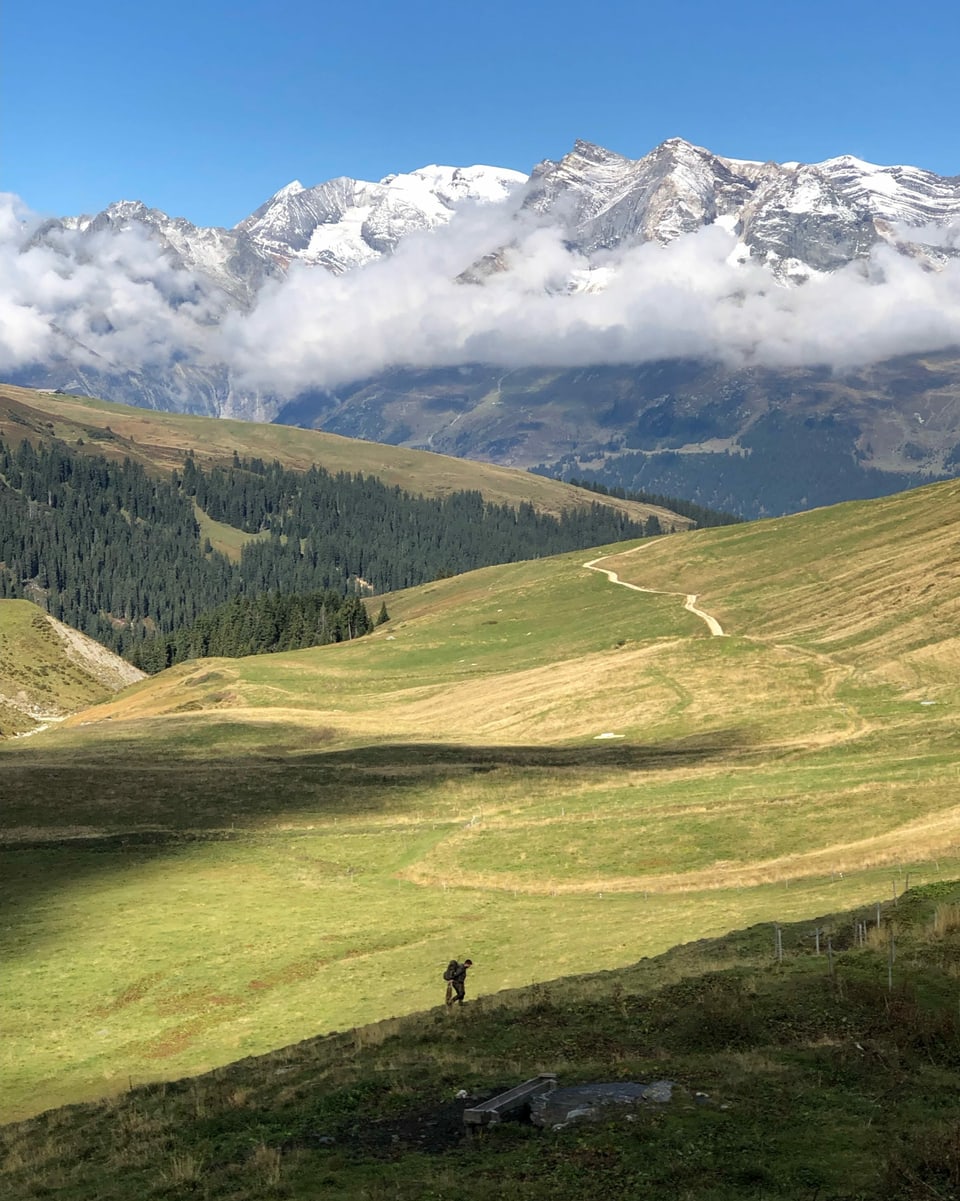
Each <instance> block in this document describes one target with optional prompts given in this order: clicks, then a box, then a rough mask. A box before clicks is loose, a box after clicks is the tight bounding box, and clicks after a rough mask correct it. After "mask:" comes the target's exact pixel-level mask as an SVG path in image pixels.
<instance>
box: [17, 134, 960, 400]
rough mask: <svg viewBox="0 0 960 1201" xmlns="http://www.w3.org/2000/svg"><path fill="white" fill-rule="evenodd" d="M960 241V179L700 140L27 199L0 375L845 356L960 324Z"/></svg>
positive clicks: (283, 393)
mask: <svg viewBox="0 0 960 1201" xmlns="http://www.w3.org/2000/svg"><path fill="white" fill-rule="evenodd" d="M291 231H292V232H291ZM285 239H286V240H285ZM958 246H960V185H958V184H957V181H953V180H942V179H940V178H939V177H936V176H932V175H930V174H929V173H925V172H921V171H918V170H917V169H915V168H900V167H898V168H877V167H873V166H872V165H870V164H861V163H859V162H858V160H855V159H838V160H831V161H830V162H828V163H825V164H818V165H814V166H804V165H798V164H787V165H786V166H782V167H781V166H778V165H776V164H757V163H737V162H734V161H732V160H723V159H718V158H716V157H715V156H713V155H710V154H709V152H707V151H704V150H701V149H700V148H697V147H691V146H689V145H688V144H687V143H683V142H680V141H678V140H673V141H671V142H669V143H664V145H663V146H661V147H658V148H657V150H655V151H654V152H652V153H651V155H649V156H647V157H646V158H644V159H641V160H637V161H632V160H628V159H623V158H621V157H620V156H617V155H613V154H612V153H611V152H608V151H603V150H601V149H600V148H597V147H591V146H589V145H587V144H583V143H578V145H577V147H576V148H575V150H574V151H573V152H572V153H571V154H570V155H568V156H566V157H565V158H564V159H563V160H560V162H558V163H544V164H541V165H540V167H538V168H537V169H536V171H535V172H534V174H533V176H532V177H531V179H530V180H529V181H527V182H526V183H522V182H521V181H520V179H519V177H514V176H512V175H511V173H507V172H497V171H496V170H495V169H493V168H471V169H466V170H457V169H453V168H427V169H424V170H423V171H422V172H414V173H412V174H411V175H409V176H391V177H388V178H387V179H386V180H384V181H381V182H380V183H379V184H364V183H362V182H358V181H352V180H339V181H332V182H331V183H330V184H324V185H320V186H319V187H318V188H315V189H304V188H302V187H301V185H299V184H295V185H290V186H288V187H287V188H284V189H281V191H280V192H279V193H277V195H276V196H275V197H273V198H272V200H271V201H268V202H267V204H266V205H264V206H262V208H261V209H260V210H258V212H257V213H256V214H254V215H253V216H252V217H251V218H248V219H247V221H245V222H241V224H240V225H239V226H237V227H236V229H235V230H232V231H227V230H198V229H196V228H195V227H193V226H190V224H189V223H188V222H185V221H183V220H182V219H171V218H168V217H166V215H165V214H162V213H157V212H156V211H155V210H149V209H146V208H144V206H142V205H137V204H131V203H129V202H121V203H120V204H118V205H115V206H111V209H110V210H107V211H106V213H105V214H101V215H100V216H98V217H97V218H92V219H91V218H72V219H66V220H63V221H47V222H42V221H40V219H39V218H37V217H36V216H35V215H33V214H31V213H29V212H28V211H27V210H25V208H24V206H23V205H22V204H21V203H20V202H19V201H18V200H17V199H16V198H15V197H10V196H6V197H4V198H3V202H2V204H0V274H2V278H3V281H4V282H3V287H2V289H0V371H3V372H4V373H5V374H8V375H9V374H12V373H17V372H23V371H25V370H27V369H33V370H34V371H35V372H36V371H42V368H43V365H44V364H45V363H50V362H52V361H56V362H57V363H59V364H60V365H61V367H62V369H63V370H66V371H67V374H69V369H73V370H75V371H76V372H78V373H79V374H80V376H81V377H83V376H84V373H85V372H95V373H97V374H98V375H99V376H101V377H102V376H109V375H110V374H111V373H114V374H124V373H125V374H126V375H131V374H132V375H134V376H136V377H137V378H139V379H145V378H147V377H150V378H152V379H161V380H169V381H171V382H170V383H169V387H170V388H173V389H180V391H181V392H186V391H189V387H190V386H191V384H190V379H191V378H192V377H191V376H190V373H191V372H194V373H197V372H199V373H204V372H206V373H208V375H209V376H210V378H211V379H214V380H215V382H214V383H213V384H211V388H212V390H213V392H214V393H216V395H217V397H218V398H219V399H218V400H216V401H214V402H212V403H215V404H220V405H222V406H223V407H228V408H229V407H232V409H233V411H240V412H244V411H245V410H244V404H245V402H244V399H243V398H244V396H246V395H249V396H251V397H258V398H259V397H262V396H265V395H266V396H270V397H274V398H276V399H277V400H279V399H282V398H288V397H291V396H294V395H296V394H297V393H298V392H300V391H303V390H305V389H310V388H332V387H336V386H337V385H340V384H344V383H346V382H348V381H350V380H354V379H357V378H360V377H368V376H372V375H375V374H377V373H378V372H381V371H383V370H385V369H388V368H391V367H396V366H411V367H430V366H443V365H456V364H461V363H467V362H481V363H486V364H489V365H494V366H503V367H505V368H513V367H519V366H524V365H537V366H546V367H576V366H588V365H597V364H605V363H610V364H613V363H618V364H625V363H642V362H645V361H649V360H654V359H663V358H672V357H698V358H708V359H713V360H717V361H719V362H723V363H727V364H731V365H735V366H738V365H743V364H748V365H756V364H762V365H769V366H776V367H786V366H799V365H812V364H826V365H830V366H834V367H847V366H850V365H853V364H857V363H866V362H871V361H875V360H877V359H880V358H885V357H889V356H891V355H895V354H898V353H905V352H909V351H925V350H932V349H937V348H942V347H948V346H952V345H957V344H960V258H958ZM57 382H63V371H61V375H60V376H58V377H57ZM164 386H168V385H165V384H163V383H162V382H161V384H160V385H158V387H159V390H160V393H162V388H163V387H164ZM120 398H123V397H118V399H120ZM252 403H253V402H252V401H251V404H252ZM257 403H260V402H259V400H258V401H257ZM268 412H269V405H268Z"/></svg>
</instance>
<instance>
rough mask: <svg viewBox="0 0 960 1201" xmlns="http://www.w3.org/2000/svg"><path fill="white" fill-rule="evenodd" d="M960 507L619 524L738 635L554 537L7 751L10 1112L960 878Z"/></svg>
mask: <svg viewBox="0 0 960 1201" xmlns="http://www.w3.org/2000/svg"><path fill="white" fill-rule="evenodd" d="M957 503H958V495H957V491H956V489H955V488H954V486H953V485H944V486H936V487H933V488H929V489H925V490H923V491H921V492H917V493H911V494H908V495H906V496H904V497H901V498H896V499H891V500H884V501H879V502H864V503H862V504H859V505H852V506H848V507H846V509H845V510H844V511H842V512H841V513H840V514H839V515H837V516H834V515H833V513H832V511H828V512H825V513H824V512H818V513H813V514H809V515H801V516H798V517H795V518H791V519H789V521H787V520H784V521H781V522H774V523H764V524H761V525H757V526H755V527H749V528H747V527H738V528H737V529H736V530H727V529H720V530H709V531H702V532H697V533H694V534H683V535H680V536H678V537H674V538H670V539H663V540H660V541H659V542H657V543H656V544H655V545H644V546H643V548H642V549H641V550H638V551H636V552H635V553H634V552H629V553H628V552H627V548H622V547H619V548H616V547H615V548H608V552H609V557H608V558H607V559H606V560H605V561H604V565H605V566H607V567H610V568H615V569H616V570H618V571H619V572H620V574H621V576H623V578H625V579H626V578H630V579H632V581H633V582H634V583H635V584H637V585H640V586H652V587H662V588H668V589H676V590H678V591H679V592H688V591H689V592H693V591H700V590H701V589H702V591H703V595H702V596H701V598H700V600H699V602H698V603H699V604H700V605H701V606H703V607H704V608H706V609H707V610H708V611H710V612H714V613H716V615H717V616H719V617H721V619H722V621H723V624H724V628H725V629H726V631H727V634H726V636H724V637H712V636H711V635H710V633H709V630H708V628H707V626H706V624H705V623H704V622H703V621H702V620H701V619H700V618H698V617H697V616H696V615H695V614H693V613H691V612H689V611H687V610H685V609H684V608H683V605H682V599H683V598H682V596H677V595H655V594H651V593H645V592H637V591H632V590H627V589H625V588H622V587H617V586H615V585H613V584H611V583H610V582H609V581H608V580H607V579H606V578H605V577H604V576H601V575H599V574H598V573H596V572H591V571H588V570H585V569H584V566H583V562H584V558H585V556H573V555H568V556H561V557H558V558H556V559H550V560H542V561H538V562H531V563H521V564H513V565H510V566H507V567H499V568H488V569H485V570H483V571H478V572H475V573H471V574H470V575H467V576H462V577H459V578H456V579H450V580H443V581H437V582H436V583H434V584H431V585H428V586H426V587H422V588H418V589H414V590H411V591H409V592H407V593H401V594H396V595H394V596H392V597H388V598H387V599H388V607H389V610H390V613H391V621H390V622H389V623H388V624H387V625H385V626H383V627H381V628H380V629H379V630H378V631H377V632H376V633H375V634H374V635H371V636H369V637H368V638H365V639H362V640H359V641H357V642H354V643H348V644H340V645H337V646H332V647H326V648H319V649H316V650H313V651H303V652H297V653H294V654H281V655H274V656H260V657H256V658H251V659H246V660H238V661H227V660H208V661H205V662H203V663H189V664H183V665H181V666H179V667H177V668H175V669H172V670H170V671H168V672H166V673H163V674H162V675H160V676H158V677H156V678H153V679H151V680H149V681H145V682H143V683H141V684H139V685H136V686H135V687H133V688H131V689H129V690H128V691H127V692H125V693H124V694H123V695H122V696H121V697H119V698H117V699H116V700H113V701H109V702H106V703H104V704H102V705H99V706H96V707H93V708H90V709H87V710H86V711H85V712H84V713H82V714H79V715H77V716H76V717H75V718H71V719H70V720H68V721H67V722H64V723H62V725H61V726H60V727H59V728H58V729H57V730H50V731H47V732H46V733H44V734H43V735H41V736H38V737H37V738H34V739H31V740H29V741H28V742H26V743H22V742H17V743H7V744H6V745H4V746H3V747H0V771H2V773H3V779H4V781H5V800H6V804H5V807H4V821H5V824H6V833H5V835H4V838H5V842H4V844H3V851H2V858H3V864H2V865H0V866H2V867H3V869H4V870H3V871H2V872H0V881H2V882H0V888H2V890H3V893H4V895H3V897H2V898H0V899H2V901H3V903H4V905H5V909H6V911H7V913H8V914H9V915H10V916H9V918H8V924H7V925H6V927H5V929H4V930H3V931H2V932H0V937H2V939H3V941H4V944H5V946H4V951H5V958H6V959H7V961H8V964H9V968H8V975H7V981H8V990H9V996H10V997H12V998H16V1000H15V1003H14V1004H12V1005H11V1012H10V1014H9V1016H8V1017H7V1019H6V1020H5V1023H4V1028H5V1030H6V1031H7V1034H8V1037H7V1038H6V1039H5V1041H4V1044H3V1048H2V1049H0V1056H3V1060H4V1061H3V1069H4V1072H5V1076H6V1078H7V1080H8V1082H9V1087H8V1088H7V1090H6V1092H5V1095H4V1099H3V1102H2V1104H3V1116H5V1117H6V1118H14V1117H19V1116H23V1115H26V1114H29V1113H31V1112H36V1111H37V1110H39V1109H42V1108H45V1107H48V1106H52V1105H57V1104H60V1103H63V1102H65V1101H75V1100H83V1099H88V1098H93V1097H96V1096H99V1095H101V1094H103V1093H110V1092H117V1091H119V1090H121V1089H125V1088H127V1087H128V1086H129V1084H130V1082H131V1080H133V1082H134V1083H136V1082H142V1081H146V1080H161V1079H173V1078H176V1077H180V1076H184V1075H188V1074H192V1073H196V1072H198V1071H204V1070H208V1069H211V1068H214V1067H216V1066H217V1065H218V1064H224V1063H227V1062H229V1061H231V1060H235V1059H238V1058H239V1057H241V1056H244V1055H249V1054H260V1053H264V1052H266V1051H269V1050H271V1049H272V1048H275V1047H277V1046H282V1045H284V1044H288V1043H293V1042H296V1041H297V1040H300V1039H303V1038H308V1037H311V1036H313V1035H315V1034H317V1033H320V1032H323V1031H329V1030H333V1029H344V1028H347V1027H352V1026H355V1025H358V1024H362V1023H365V1022H369V1021H374V1020H378V1019H383V1018H386V1017H390V1016H393V1015H399V1014H405V1013H410V1012H413V1011H417V1010H421V1009H424V1008H425V1007H428V1006H429V1005H431V1004H432V1003H434V1001H435V1000H436V998H437V993H438V990H439V988H440V984H439V979H438V978H439V974H440V971H441V970H442V968H443V965H444V964H445V963H446V961H447V960H448V959H449V958H450V957H451V956H452V955H467V954H469V955H471V957H472V958H473V959H474V960H475V961H476V964H477V967H476V968H475V969H474V975H473V978H472V986H473V990H474V993H480V994H483V995H486V996H489V995H491V994H495V993H497V992H498V991H500V990H503V989H511V988H517V987H521V986H524V985H527V984H531V983H534V982H536V981H543V980H549V979H553V978H555V977H558V976H570V975H576V974H579V973H582V972H586V971H597V970H613V969H618V968H621V967H623V966H624V965H627V964H631V963H635V962H636V961H637V960H638V959H639V958H640V957H641V956H645V955H647V956H649V955H655V954H658V953H660V952H663V951H665V950H666V949H667V948H669V947H671V946H673V945H674V944H677V943H680V942H685V941H689V940H692V939H697V938H701V937H707V936H714V935H720V934H722V933H723V932H724V931H727V930H730V929H734V928H738V927H742V926H744V925H748V924H750V923H753V922H761V921H765V922H769V921H779V922H790V921H793V920H797V921H800V920H801V919H802V920H808V919H809V918H810V917H811V915H814V914H817V913H826V912H835V911H838V910H841V909H844V908H846V907H849V906H852V905H859V904H867V903H873V902H875V901H876V900H877V899H883V898H890V899H891V900H892V897H893V895H894V893H897V894H899V893H901V892H902V891H903V890H904V888H905V887H906V886H907V885H908V884H909V885H912V886H916V885H918V884H920V883H930V882H936V881H938V880H940V879H942V878H948V877H950V876H951V875H955V874H960V851H958V843H960V838H958V831H960V807H958V805H957V802H956V786H957V766H956V763H957V759H956V723H955V716H954V706H955V704H956V702H957V699H958V698H957V686H956V684H955V682H954V680H953V679H952V678H951V676H950V673H949V672H948V671H944V670H940V668H939V663H940V661H941V652H942V654H943V655H945V654H946V653H947V649H948V648H949V645H950V639H951V638H952V632H951V631H950V629H949V627H944V626H943V625H942V624H941V623H940V622H937V623H933V622H931V621H930V620H929V614H930V613H947V612H949V611H950V606H951V605H952V604H953V603H954V597H955V593H954V556H953V552H952V548H951V547H950V544H949V539H947V538H944V537H943V531H944V529H945V528H948V527H949V526H950V524H951V523H953V522H955V521H956V519H957V516H958V514H957V512H956V508H957ZM898 505H899V506H901V508H900V515H899V516H898V510H897V506H898ZM808 523H809V524H808ZM878 527H879V528H882V529H883V530H884V531H885V537H884V538H882V539H881V538H878V537H876V536H875V533H874V531H875V530H876V529H877V528H878ZM881 543H882V546H881ZM861 548H862V550H861ZM596 553H598V554H600V553H602V552H596ZM590 557H594V556H593V554H591V556H590ZM881 559H883V560H885V565H883V564H880V562H879V561H880V560H881ZM738 563H739V566H738ZM813 564H815V565H816V569H817V570H818V571H819V572H821V573H822V579H821V580H820V582H819V583H818V584H817V586H816V588H815V590H814V591H815V594H816V597H819V604H817V603H815V601H814V600H811V603H810V604H809V606H808V607H806V608H804V607H803V606H802V605H801V604H800V597H801V594H802V589H803V587H804V586H805V582H806V581H807V577H808V574H809V573H810V572H811V571H812V570H813V567H812V565H813ZM648 565H649V572H648V571H647V567H648ZM858 565H859V569H858ZM709 571H712V572H713V573H714V575H713V576H712V577H711V576H709V575H708V572H709ZM920 572H922V573H924V585H923V586H924V588H925V589H926V591H923V590H922V589H921V588H919V587H917V588H908V587H905V586H903V587H899V588H895V589H891V588H889V587H888V581H889V580H890V579H897V580H900V579H903V580H908V579H915V578H916V576H917V574H918V573H920ZM791 614H794V615H795V619H796V631H795V636H794V635H792V634H791V630H790V628H789V622H790V615H791ZM867 614H874V615H875V619H874V620H873V622H872V624H871V622H869V621H868V622H864V621H863V620H862V618H863V617H864V615H867ZM748 617H750V618H751V619H750V620H748V619H747V618H748ZM856 621H860V624H859V625H857V624H856ZM818 623H819V624H818ZM861 631H862V632H861ZM883 631H887V633H886V634H884V633H883ZM904 631H910V634H909V639H908V641H906V642H905V641H903V640H904V638H906V637H907V635H906V634H905V633H904ZM884 639H886V642H885V641H884ZM924 639H925V640H924ZM943 648H946V649H943ZM898 663H902V664H907V665H908V666H909V671H910V673H911V674H910V675H909V678H907V676H906V675H899V674H898V671H897V670H894V666H892V665H895V664H898ZM918 665H919V666H918ZM904 670H906V668H904ZM917 673H922V674H917ZM921 685H922V687H921ZM931 702H935V703H931Z"/></svg>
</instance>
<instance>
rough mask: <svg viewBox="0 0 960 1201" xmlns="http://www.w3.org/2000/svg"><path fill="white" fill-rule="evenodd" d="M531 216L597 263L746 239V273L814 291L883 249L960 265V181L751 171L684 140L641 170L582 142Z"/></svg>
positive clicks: (554, 173) (846, 161) (845, 166)
mask: <svg viewBox="0 0 960 1201" xmlns="http://www.w3.org/2000/svg"><path fill="white" fill-rule="evenodd" d="M524 204H525V207H526V208H527V209H529V210H531V211H533V212H536V213H537V214H540V215H541V216H542V217H543V218H544V219H546V220H547V221H550V222H555V223H557V224H559V225H561V226H562V227H563V228H564V230H565V231H566V234H567V238H568V240H569V241H570V242H571V244H573V245H575V246H576V247H577V248H578V249H580V250H582V251H583V252H584V253H585V254H587V255H590V254H593V253H595V252H596V251H600V250H611V249H619V248H621V247H623V246H624V245H630V244H637V243H643V242H658V243H660V244H661V245H665V244H667V243H669V242H672V241H673V240H674V239H676V238H678V237H679V236H680V235H681V234H686V233H692V232H694V231H696V230H697V229H700V228H703V227H704V226H708V225H713V224H719V225H721V226H723V227H724V228H727V229H729V230H731V231H732V232H734V233H735V234H736V235H737V238H738V250H737V251H736V252H735V254H737V255H738V256H739V258H740V259H741V261H746V260H747V259H748V258H750V259H754V260H757V261H759V262H761V263H763V264H764V265H766V266H768V267H770V268H771V269H772V270H773V272H774V274H775V275H776V276H777V277H778V278H780V279H786V278H791V277H792V278H800V279H802V278H805V277H807V276H809V274H810V273H811V272H813V271H834V270H836V269H837V268H839V267H842V266H845V265H846V264H847V263H850V262H852V261H854V260H857V259H865V258H866V257H867V256H868V255H869V253H870V251H871V250H872V248H873V247H874V246H875V245H876V244H877V243H879V242H886V243H888V244H890V245H891V246H893V247H894V248H895V249H897V250H900V251H901V252H905V253H910V254H916V255H926V256H927V257H928V258H929V259H930V261H931V262H936V261H940V260H942V258H943V257H944V256H948V255H952V254H956V253H957V249H956V243H957V240H958V239H957V230H956V229H955V228H954V229H952V230H951V225H952V224H955V223H956V222H958V221H960V178H957V177H955V178H952V179H944V178H942V177H940V176H938V175H934V174H933V173H932V172H929V171H922V170H920V169H919V168H916V167H878V166H875V165H874V164H872V163H865V162H863V161H862V160H860V159H856V158H853V157H851V156H849V155H844V156H842V157H840V158H834V159H827V160H826V161H825V162H822V163H814V164H803V163H760V162H747V161H743V160H739V159H727V158H721V157H719V156H718V155H715V154H711V153H710V151H709V150H704V149H702V148H701V147H699V146H693V145H691V144H690V143H689V142H685V141H683V140H682V139H681V138H671V139H670V140H669V141H666V142H664V143H662V144H661V145H660V146H658V147H656V149H655V150H652V151H651V152H650V154H648V155H646V156H645V157H644V158H641V159H636V160H634V159H629V158H624V157H623V156H622V155H619V154H614V153H613V152H612V151H609V150H604V149H602V148H601V147H599V146H594V145H592V144H590V143H589V142H577V143H576V145H575V146H574V149H573V150H572V151H571V152H570V153H569V154H567V155H565V156H564V157H563V158H562V159H560V160H559V162H551V161H549V160H548V161H545V162H543V163H540V164H539V166H537V167H536V168H535V169H534V171H533V174H532V176H531V179H530V185H529V189H528V192H527V196H526V198H525V201H524ZM938 231H940V233H941V234H942V235H944V236H938ZM951 234H952V238H953V245H951V244H950V241H949V240H948V236H949V235H951Z"/></svg>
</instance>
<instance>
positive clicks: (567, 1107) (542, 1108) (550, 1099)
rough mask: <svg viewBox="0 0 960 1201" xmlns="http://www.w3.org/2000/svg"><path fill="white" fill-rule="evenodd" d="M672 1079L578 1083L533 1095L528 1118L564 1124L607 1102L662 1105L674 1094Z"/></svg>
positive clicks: (539, 1123)
mask: <svg viewBox="0 0 960 1201" xmlns="http://www.w3.org/2000/svg"><path fill="white" fill-rule="evenodd" d="M675 1087H676V1085H675V1084H674V1083H673V1081H672V1080H655V1081H653V1083H651V1084H636V1083H632V1082H630V1081H624V1082H617V1083H616V1084H579V1085H574V1086H572V1087H570V1088H558V1089H554V1090H553V1091H552V1092H549V1093H545V1094H542V1095H540V1096H536V1097H534V1098H533V1099H532V1100H531V1102H530V1118H531V1120H532V1121H533V1122H534V1123H535V1124H536V1125H537V1126H549V1127H557V1126H566V1125H567V1123H568V1122H575V1121H583V1120H589V1119H590V1118H596V1117H599V1116H600V1114H601V1111H602V1110H603V1109H604V1108H606V1107H607V1106H609V1105H643V1104H647V1105H665V1104H666V1103H667V1102H668V1101H670V1100H671V1099H672V1097H673V1090H674V1088H675Z"/></svg>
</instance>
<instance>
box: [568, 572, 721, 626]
mask: <svg viewBox="0 0 960 1201" xmlns="http://www.w3.org/2000/svg"><path fill="white" fill-rule="evenodd" d="M603 557H604V558H606V557H607V556H606V555H605V556H603ZM600 561H601V560H600V559H591V560H590V562H589V563H584V567H586V568H587V570H588V571H599V572H601V573H602V574H603V575H605V576H606V577H607V579H608V580H609V581H610V583H611V584H619V585H620V587H621V588H632V589H633V591H634V592H651V593H653V594H654V595H656V596H682V597H684V598H685V599H684V602H683V607H684V608H685V609H686V610H687V611H688V612H689V613H693V614H694V616H696V617H699V618H700V619H701V620H702V621H705V622H706V623H707V629H708V630H709V631H710V633H711V634H712V635H713V636H714V637H715V638H724V637H726V635H725V634H724V631H723V627H722V626H721V625H720V622H719V621H717V619H716V618H715V617H712V616H711V615H710V614H709V613H705V612H704V610H703V609H698V608H697V594H696V593H695V592H665V591H664V590H663V589H662V588H641V587H640V585H639V584H628V583H627V581H626V580H621V579H620V577H619V576H618V575H617V573H616V572H615V571H609V570H608V569H607V568H606V567H598V566H597V564H598V563H599V562H600Z"/></svg>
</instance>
